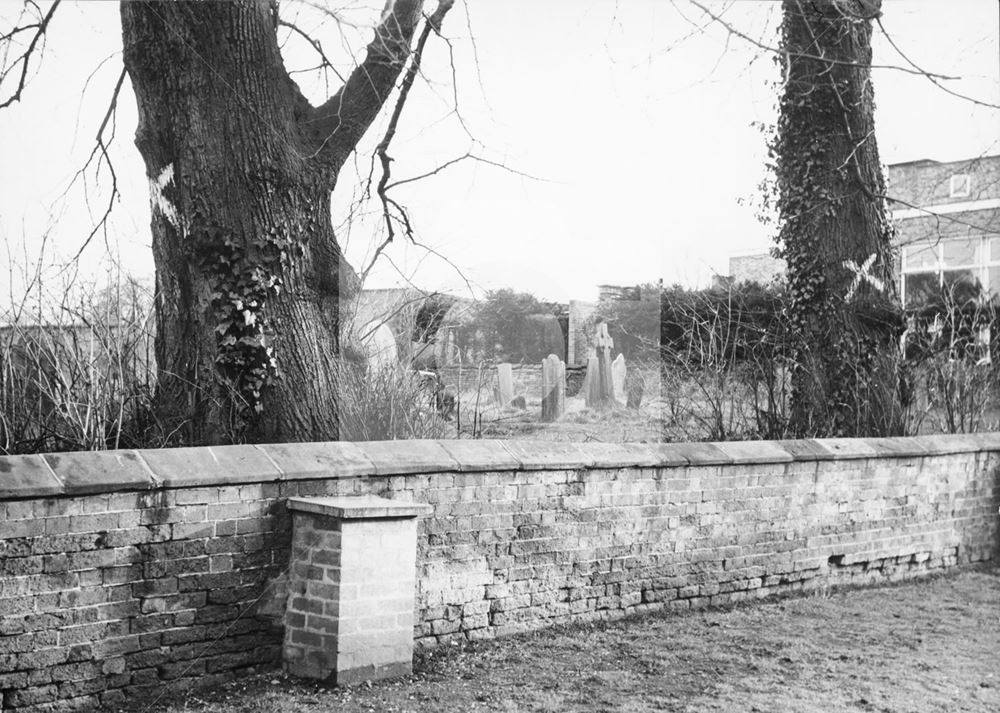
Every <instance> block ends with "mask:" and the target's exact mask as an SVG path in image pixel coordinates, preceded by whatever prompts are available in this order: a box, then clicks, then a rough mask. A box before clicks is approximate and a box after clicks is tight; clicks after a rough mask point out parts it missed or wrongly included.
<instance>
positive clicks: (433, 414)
mask: <svg viewBox="0 0 1000 713" xmlns="http://www.w3.org/2000/svg"><path fill="white" fill-rule="evenodd" d="M337 381H338V388H337V397H338V407H339V409H340V439H341V440H344V441H386V440H395V439H405V438H442V437H444V436H445V435H446V433H445V432H446V430H447V429H448V423H447V422H446V421H445V420H444V419H443V418H441V416H440V414H439V413H438V409H437V400H436V398H435V388H434V384H431V383H429V382H428V381H427V379H426V378H425V377H424V376H423V375H422V374H421V373H420V372H414V371H410V370H408V369H406V368H404V367H402V366H399V365H392V366H384V367H376V366H372V365H368V364H366V363H365V362H364V361H361V360H351V359H347V358H341V359H340V361H339V362H338V371H337Z"/></svg>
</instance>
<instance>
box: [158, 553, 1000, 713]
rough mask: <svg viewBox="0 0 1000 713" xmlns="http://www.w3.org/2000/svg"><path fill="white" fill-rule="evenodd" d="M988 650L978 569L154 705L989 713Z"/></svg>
mask: <svg viewBox="0 0 1000 713" xmlns="http://www.w3.org/2000/svg"><path fill="white" fill-rule="evenodd" d="M998 652H1000V569H998V568H997V567H996V565H993V566H992V567H990V568H976V569H965V570H962V571H959V572H957V573H953V574H951V575H949V576H945V577H933V578H928V579H924V580H920V581H916V582H910V583H906V584H901V585H889V586H883V587H878V588H872V589H865V590H846V591H834V592H833V593H832V594H827V595H814V596H809V597H801V598H792V599H784V600H779V601H768V602H763V603H757V604H752V605H746V606H741V607H737V608H731V609H715V610H704V611H697V612H687V613H682V614H662V615H656V616H646V617H641V618H629V619H625V620H622V621H619V622H616V623H609V624H600V625H586V626H581V625H576V626H563V627H557V628H552V629H547V630H543V631H539V632H536V633H534V634H528V635H522V636H517V637H512V638H509V639H503V640H497V641H488V642H478V643H469V644H466V645H457V646H448V647H441V648H437V649H432V650H429V651H425V652H421V653H418V655H417V657H416V659H415V671H414V674H413V675H412V676H410V677H408V678H405V679H401V680H396V681H388V682H380V683H375V684H369V685H361V686H355V687H349V688H324V687H321V686H317V685H314V684H310V683H302V682H298V681H295V680H292V679H289V678H287V677H285V676H284V675H281V674H277V673H264V674H259V675H255V676H250V677H247V678H244V679H242V680H240V681H239V682H237V683H233V684H231V685H228V686H225V687H223V688H220V689H218V690H215V691H214V692H212V693H211V694H205V693H202V694H189V695H188V697H187V698H183V697H178V696H174V697H173V700H174V702H173V703H172V704H171V705H169V706H166V707H165V708H162V709H156V710H157V711H158V713H191V712H194V711H200V712H202V713H292V712H293V711H294V712H296V713H299V712H301V713H333V712H334V711H336V712H337V713H355V712H360V711H384V712H385V713H392V712H396V713H400V712H402V711H436V712H440V713H459V712H461V713H465V712H466V711H537V712H551V711H583V712H585V713H597V712H603V711H608V712H611V711H615V712H617V711H636V712H639V711H759V712H764V711H767V712H772V711H774V712H788V713H792V712H795V713H813V712H814V713H820V712H822V713H847V712H848V711H878V712H880V713H904V712H908V711H913V712H920V713H924V712H934V711H940V712H942V713H944V712H948V713H953V712H968V713H980V712H981V713H992V712H993V711H997V710H1000V660H998V658H997V653H998ZM166 698H168V699H169V698H170V696H169V695H168V696H167V697H166Z"/></svg>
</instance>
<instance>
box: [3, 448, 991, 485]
mask: <svg viewBox="0 0 1000 713" xmlns="http://www.w3.org/2000/svg"><path fill="white" fill-rule="evenodd" d="M979 451H1000V432H992V433H976V434H956V435H945V434H942V435H927V436H914V437H907V438H902V437H901V438H817V439H809V440H784V441H727V442H721V443H707V442H706V443H700V442H694V443H601V442H593V441H590V442H581V443H574V442H560V441H531V440H516V441H499V440H409V441H360V442H339V441H331V442H327V443H282V444H268V445H238V446H205V447H197V448H166V449H159V450H157V449H140V450H120V451H96V452H94V451H85V452H74V453H45V454H41V455H19V456H0V500H14V499H20V498H36V497H59V496H75V495H93V494H100V493H111V492H121V491H134V490H153V489H162V488H190V487H208V486H217V485H232V484H244V483H246V484H249V483H270V482H280V481H288V480H309V479H327V478H345V477H356V476H392V475H406V474H416V473H442V472H497V471H515V470H578V469H595V468H623V467H629V466H632V467H636V466H638V467H649V468H668V467H680V466H687V465H694V466H700V465H725V464H740V463H785V462H792V461H819V460H848V459H863V458H877V457H883V458H901V457H918V456H925V455H946V454H952V453H971V452H979Z"/></svg>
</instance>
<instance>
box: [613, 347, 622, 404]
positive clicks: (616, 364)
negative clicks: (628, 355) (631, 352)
mask: <svg viewBox="0 0 1000 713" xmlns="http://www.w3.org/2000/svg"><path fill="white" fill-rule="evenodd" d="M625 372H626V369H625V355H624V354H619V355H618V356H617V357H615V360H614V361H613V362H611V384H612V387H613V388H614V394H613V397H614V399H615V401H617V402H618V403H620V404H621V405H622V406H624V405H625V403H626V394H625Z"/></svg>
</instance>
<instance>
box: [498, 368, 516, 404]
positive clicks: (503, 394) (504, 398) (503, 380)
mask: <svg viewBox="0 0 1000 713" xmlns="http://www.w3.org/2000/svg"><path fill="white" fill-rule="evenodd" d="M497 383H498V385H499V386H498V391H497V401H498V402H499V403H498V405H499V406H500V408H506V407H508V406H510V402H511V401H513V400H514V370H513V369H512V367H511V365H510V364H507V363H503V364H497Z"/></svg>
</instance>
